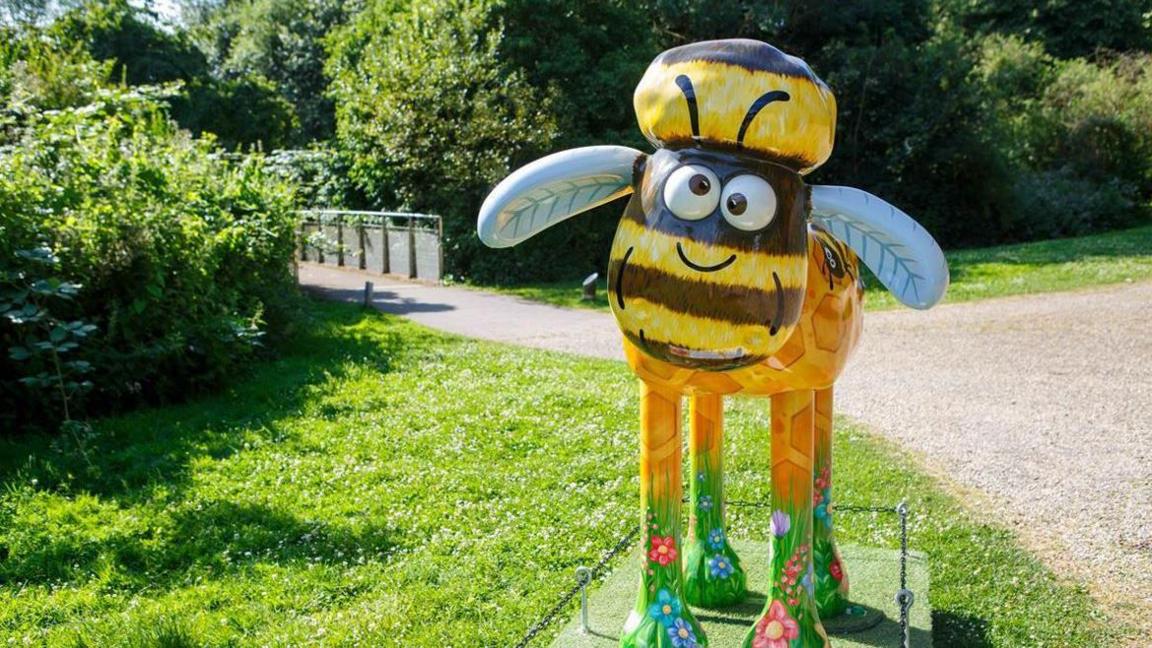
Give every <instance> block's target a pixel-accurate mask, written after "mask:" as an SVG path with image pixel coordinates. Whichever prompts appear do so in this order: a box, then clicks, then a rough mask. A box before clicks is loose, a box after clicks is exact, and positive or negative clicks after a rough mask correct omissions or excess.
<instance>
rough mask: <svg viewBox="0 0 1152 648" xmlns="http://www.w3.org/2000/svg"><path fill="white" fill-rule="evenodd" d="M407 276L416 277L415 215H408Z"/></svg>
mask: <svg viewBox="0 0 1152 648" xmlns="http://www.w3.org/2000/svg"><path fill="white" fill-rule="evenodd" d="M408 278H409V279H415V278H416V217H415V216H409V217H408Z"/></svg>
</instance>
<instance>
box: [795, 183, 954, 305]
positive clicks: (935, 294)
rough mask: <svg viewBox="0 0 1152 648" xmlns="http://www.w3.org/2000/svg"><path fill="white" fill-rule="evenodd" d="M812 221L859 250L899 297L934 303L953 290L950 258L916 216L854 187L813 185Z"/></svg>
mask: <svg viewBox="0 0 1152 648" xmlns="http://www.w3.org/2000/svg"><path fill="white" fill-rule="evenodd" d="M812 221H813V222H814V223H816V224H818V225H820V226H821V227H823V228H824V229H826V230H828V232H829V233H830V234H832V235H833V236H835V237H836V238H838V239H840V240H841V241H843V242H844V243H845V244H847V245H848V247H850V248H852V250H853V251H854V252H856V256H858V257H860V260H861V261H863V262H864V264H865V265H867V266H868V269H869V270H871V271H872V273H873V274H875V275H876V278H878V279H879V280H880V282H881V283H883V284H884V287H885V288H887V289H888V290H889V291H890V292H891V293H892V294H893V295H895V296H896V299H899V300H900V301H901V302H902V303H903V304H905V305H906V306H911V307H912V308H919V309H926V308H931V307H933V306H935V305H936V304H937V303H939V302H940V300H941V299H942V298H943V297H944V292H945V291H946V290H948V262H947V261H946V260H945V259H944V253H943V252H942V251H941V250H940V246H939V245H937V244H936V240H935V239H933V238H932V235H930V234H929V233H928V232H926V231H924V228H923V227H921V226H920V224H919V223H917V222H916V221H914V220H912V217H911V216H909V215H908V214H905V213H904V212H902V211H900V210H899V209H897V208H896V207H894V206H892V205H890V204H888V203H887V202H885V201H884V200H882V199H880V198H877V197H876V196H873V195H872V194H870V193H868V192H867V191H861V190H859V189H853V188H851V187H823V186H815V187H812Z"/></svg>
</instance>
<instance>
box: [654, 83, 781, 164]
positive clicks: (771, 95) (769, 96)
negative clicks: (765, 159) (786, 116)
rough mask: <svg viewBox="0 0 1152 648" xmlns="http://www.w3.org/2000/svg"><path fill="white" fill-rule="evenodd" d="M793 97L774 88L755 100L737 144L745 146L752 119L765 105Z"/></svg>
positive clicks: (741, 128)
mask: <svg viewBox="0 0 1152 648" xmlns="http://www.w3.org/2000/svg"><path fill="white" fill-rule="evenodd" d="M677 81H679V79H677ZM791 98H792V95H790V94H788V93H787V92H784V91H783V90H772V91H769V92H765V93H764V94H762V95H760V98H759V99H757V100H756V101H753V102H752V105H751V106H749V107H748V114H746V115H744V122H743V123H741V124H740V132H739V134H737V135H736V145H737V146H739V147H741V148H743V147H744V135H746V134H747V133H748V126H750V125H751V124H752V120H753V119H756V115H758V114H760V111H761V110H762V109H763V108H764V106H767V105H768V104H770V103H772V102H773V101H788V100H790V99H791Z"/></svg>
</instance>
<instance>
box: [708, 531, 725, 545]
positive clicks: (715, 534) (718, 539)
mask: <svg viewBox="0 0 1152 648" xmlns="http://www.w3.org/2000/svg"><path fill="white" fill-rule="evenodd" d="M708 544H709V545H710V546H711V547H712V548H713V549H721V548H723V547H724V529H722V528H720V527H716V528H715V529H712V530H711V531H709V532H708Z"/></svg>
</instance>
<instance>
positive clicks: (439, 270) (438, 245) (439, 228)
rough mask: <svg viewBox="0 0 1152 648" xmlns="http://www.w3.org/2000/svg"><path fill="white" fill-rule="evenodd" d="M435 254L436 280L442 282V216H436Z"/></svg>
mask: <svg viewBox="0 0 1152 648" xmlns="http://www.w3.org/2000/svg"><path fill="white" fill-rule="evenodd" d="M436 254H437V255H438V256H439V261H438V262H439V264H440V265H439V266H438V267H437V268H436V270H437V272H436V282H437V283H444V218H443V217H442V216H437V217H436Z"/></svg>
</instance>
